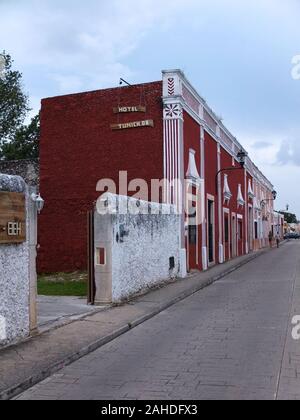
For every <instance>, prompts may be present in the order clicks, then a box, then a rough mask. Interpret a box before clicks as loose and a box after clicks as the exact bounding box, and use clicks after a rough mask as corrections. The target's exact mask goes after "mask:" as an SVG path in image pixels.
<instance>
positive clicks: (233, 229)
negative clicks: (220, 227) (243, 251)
mask: <svg viewBox="0 0 300 420" xmlns="http://www.w3.org/2000/svg"><path fill="white" fill-rule="evenodd" d="M231 220H232V221H231V255H232V258H235V257H236V256H237V229H236V215H235V214H233V215H232V219H231Z"/></svg>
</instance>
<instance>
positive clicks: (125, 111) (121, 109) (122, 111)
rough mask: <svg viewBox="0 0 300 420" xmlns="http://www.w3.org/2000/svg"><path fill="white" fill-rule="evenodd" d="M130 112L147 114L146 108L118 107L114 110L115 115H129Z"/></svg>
mask: <svg viewBox="0 0 300 420" xmlns="http://www.w3.org/2000/svg"><path fill="white" fill-rule="evenodd" d="M130 112H146V107H145V106H140V105H138V106H118V107H117V108H114V114H129V113H130Z"/></svg>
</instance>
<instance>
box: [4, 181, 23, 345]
mask: <svg viewBox="0 0 300 420" xmlns="http://www.w3.org/2000/svg"><path fill="white" fill-rule="evenodd" d="M0 191H8V192H19V193H26V197H27V207H28V205H29V199H28V187H27V186H26V184H25V182H24V180H23V179H22V178H20V177H13V176H8V175H1V174H0ZM28 237H29V218H28V211H27V238H28ZM29 267H30V247H29V240H28V239H27V242H25V243H24V244H20V245H0V347H1V346H4V345H7V344H9V343H12V342H15V341H17V340H19V339H22V338H24V337H27V336H28V335H29V333H30V304H29V302H30V269H29Z"/></svg>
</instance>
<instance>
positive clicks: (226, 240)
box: [223, 210, 230, 261]
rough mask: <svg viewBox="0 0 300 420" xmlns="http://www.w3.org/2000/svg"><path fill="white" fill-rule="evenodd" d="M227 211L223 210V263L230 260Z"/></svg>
mask: <svg viewBox="0 0 300 420" xmlns="http://www.w3.org/2000/svg"><path fill="white" fill-rule="evenodd" d="M229 223H230V222H229V210H224V227H223V228H224V255H225V261H229V260H230V230H229Z"/></svg>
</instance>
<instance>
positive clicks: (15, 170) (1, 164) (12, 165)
mask: <svg viewBox="0 0 300 420" xmlns="http://www.w3.org/2000/svg"><path fill="white" fill-rule="evenodd" d="M0 173H3V174H8V175H17V176H20V177H22V178H23V179H24V180H25V182H26V184H27V185H30V186H34V187H38V186H39V183H40V168H39V160H38V159H27V160H12V161H1V160H0Z"/></svg>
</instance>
